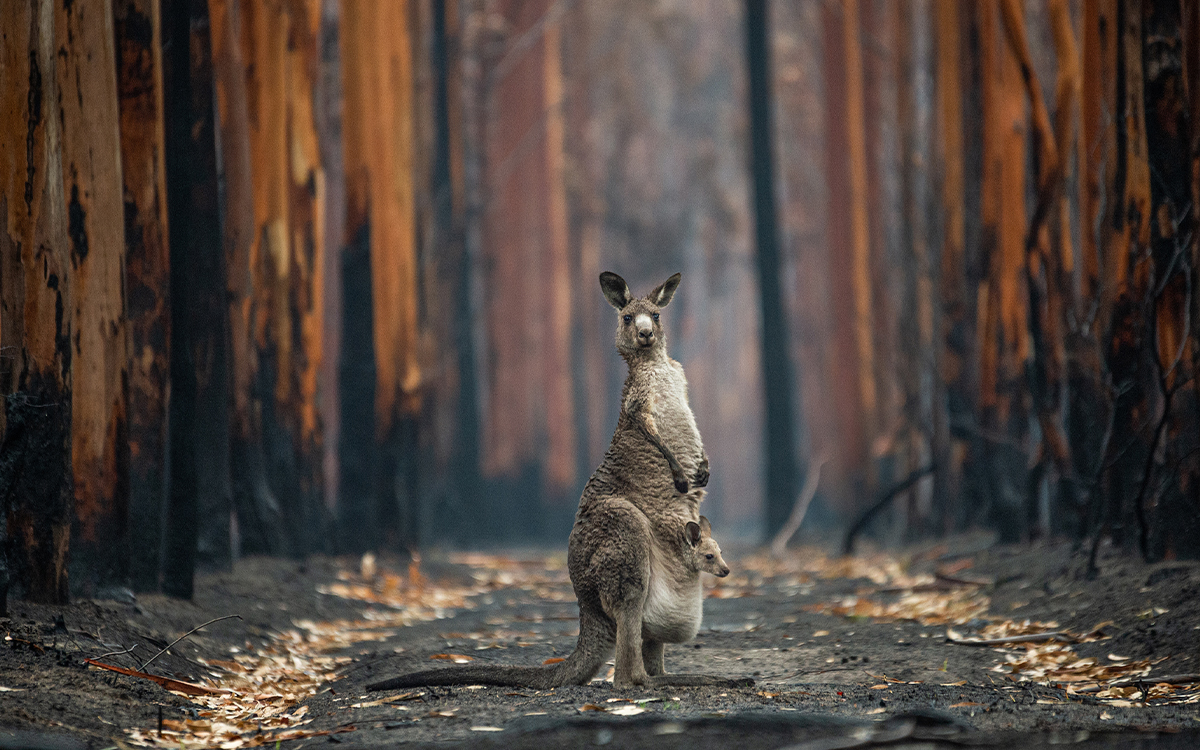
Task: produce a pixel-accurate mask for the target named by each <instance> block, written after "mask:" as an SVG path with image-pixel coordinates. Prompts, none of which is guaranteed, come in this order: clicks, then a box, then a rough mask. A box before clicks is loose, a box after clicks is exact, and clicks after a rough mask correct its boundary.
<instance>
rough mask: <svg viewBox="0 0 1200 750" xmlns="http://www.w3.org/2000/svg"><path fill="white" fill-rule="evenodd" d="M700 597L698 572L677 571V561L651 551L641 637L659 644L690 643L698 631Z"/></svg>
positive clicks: (700, 608) (701, 610) (701, 615)
mask: <svg viewBox="0 0 1200 750" xmlns="http://www.w3.org/2000/svg"><path fill="white" fill-rule="evenodd" d="M703 598H704V597H703V593H702V591H701V588H700V573H699V572H697V571H693V570H687V569H684V568H681V567H680V565H679V561H678V559H675V560H672V559H670V558H669V557H668V556H666V555H664V554H662V551H661V550H657V549H655V550H653V551H652V552H651V555H650V580H649V582H648V586H647V590H646V602H645V604H644V605H643V607H642V635H643V637H645V638H649V639H651V640H655V641H659V642H662V643H685V642H687V641H690V640H692V639H693V638H695V637H696V633H697V632H699V630H700V621H701V619H702V617H703V611H704V609H703Z"/></svg>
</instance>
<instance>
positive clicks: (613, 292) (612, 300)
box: [600, 271, 633, 310]
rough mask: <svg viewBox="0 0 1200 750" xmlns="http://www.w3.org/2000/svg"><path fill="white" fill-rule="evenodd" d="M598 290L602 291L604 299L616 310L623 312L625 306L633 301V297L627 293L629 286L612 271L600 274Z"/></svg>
mask: <svg viewBox="0 0 1200 750" xmlns="http://www.w3.org/2000/svg"><path fill="white" fill-rule="evenodd" d="M600 289H602V290H603V291H604V299H606V300H608V304H610V305H612V306H613V307H615V308H617V309H618V310H624V309H625V305H628V304H629V303H630V302H632V301H633V295H632V294H630V293H629V285H628V284H626V283H625V279H622V278H621V277H620V276H618V275H616V274H615V273H613V272H612V271H605V272H604V273H602V274H600Z"/></svg>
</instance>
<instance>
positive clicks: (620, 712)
mask: <svg viewBox="0 0 1200 750" xmlns="http://www.w3.org/2000/svg"><path fill="white" fill-rule="evenodd" d="M609 713H611V714H613V715H614V716H637V715H638V714H644V713H646V709H644V708H642V707H640V706H634V705H632V704H627V705H624V706H617V707H616V708H614V709H612V710H610V711H609Z"/></svg>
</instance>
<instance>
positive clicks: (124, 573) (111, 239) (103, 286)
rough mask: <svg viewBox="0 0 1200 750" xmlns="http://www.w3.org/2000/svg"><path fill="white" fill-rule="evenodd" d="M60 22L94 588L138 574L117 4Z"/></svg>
mask: <svg viewBox="0 0 1200 750" xmlns="http://www.w3.org/2000/svg"><path fill="white" fill-rule="evenodd" d="M54 29H55V35H56V44H57V46H58V48H59V50H60V54H59V60H58V66H57V73H58V87H59V100H58V101H59V103H60V105H59V114H60V117H61V118H62V149H63V162H62V179H63V195H64V196H65V198H66V203H67V234H68V236H69V240H70V247H71V266H72V272H73V273H72V275H73V278H72V290H73V293H72V298H73V303H74V304H73V305H72V309H71V312H70V315H71V327H72V331H73V339H72V342H71V343H72V346H73V348H74V350H73V351H72V352H71V391H72V399H71V467H72V471H73V473H74V489H75V522H74V524H73V526H72V537H74V538H73V543H72V545H71V548H72V549H71V569H72V588H73V589H74V590H75V591H79V592H82V593H85V594H86V595H91V596H94V595H95V593H96V591H97V589H99V588H103V587H107V586H114V585H126V584H127V583H128V578H129V547H128V544H129V541H128V538H127V533H128V528H127V522H128V503H129V435H128V428H127V424H126V409H127V404H128V385H129V384H128V378H129V370H128V367H129V353H128V347H127V340H126V331H125V279H124V275H125V226H124V222H123V221H122V218H123V217H124V206H123V205H122V202H121V195H122V183H121V147H120V143H121V141H120V124H119V115H118V107H117V80H116V51H115V37H114V34H113V15H112V5H111V3H110V2H109V0H81V1H80V2H77V3H71V4H65V5H63V6H61V7H60V8H59V9H58V10H57V12H56V13H55V19H54Z"/></svg>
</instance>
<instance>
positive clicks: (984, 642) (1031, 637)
mask: <svg viewBox="0 0 1200 750" xmlns="http://www.w3.org/2000/svg"><path fill="white" fill-rule="evenodd" d="M946 640H947V641H949V642H951V643H955V644H958V645H959V646H1006V645H1009V644H1012V643H1044V642H1046V641H1061V642H1062V643H1074V642H1075V636H1073V635H1071V634H1070V633H1067V632H1065V631H1062V630H1056V631H1054V632H1052V633H1030V634H1028V635H1010V636H1005V637H1004V638H963V637H962V636H959V635H958V634H957V633H955V632H954V631H953V630H947V631H946Z"/></svg>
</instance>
